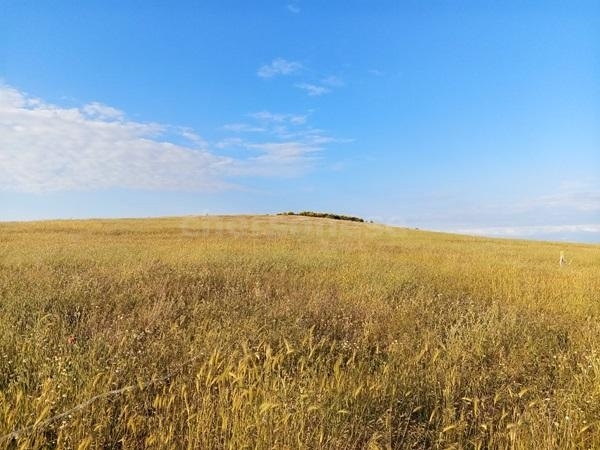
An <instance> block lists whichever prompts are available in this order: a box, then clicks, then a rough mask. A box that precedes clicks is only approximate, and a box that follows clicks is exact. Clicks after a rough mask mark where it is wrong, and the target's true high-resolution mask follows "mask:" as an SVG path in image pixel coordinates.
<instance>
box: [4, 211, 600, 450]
mask: <svg viewBox="0 0 600 450" xmlns="http://www.w3.org/2000/svg"><path fill="white" fill-rule="evenodd" d="M560 251H564V252H565V255H566V257H567V261H568V263H569V264H568V265H566V266H564V267H560V266H559V264H558V261H559V254H560ZM599 268H600V247H598V246H592V245H589V246H586V245H576V244H555V243H540V242H526V241H509V240H489V239H480V238H470V237H461V236H456V235H449V234H441V233H427V232H422V231H416V230H407V229H400V228H390V227H383V226H379V225H374V224H366V223H353V222H341V221H334V220H329V219H322V218H310V217H301V216H271V217H269V216H261V217H256V216H236V217H186V218H166V219H148V220H113V221H100V220H97V221H60V222H39V223H27V224H17V223H5V224H0V447H7V448H15V449H17V448H19V449H41V448H75V449H86V448H94V449H95V448H103V449H107V448H110V449H130V448H132V449H137V448H157V449H158V448H160V449H162V448H167V449H169V448H172V449H181V448H189V449H197V448H206V449H221V448H223V449H243V448H248V449H270V448H277V449H284V448H289V449H302V448H304V449H362V448H370V449H377V448H381V449H389V448H392V449H396V448H397V449H400V448H537V449H546V448H547V449H550V448H560V449H569V448H599V447H600V430H599V429H598V426H599V422H598V420H599V418H600V321H599V313H600V270H599Z"/></svg>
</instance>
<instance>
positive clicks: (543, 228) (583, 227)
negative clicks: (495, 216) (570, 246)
mask: <svg viewBox="0 0 600 450" xmlns="http://www.w3.org/2000/svg"><path fill="white" fill-rule="evenodd" d="M452 231H454V232H456V233H461V234H473V235H478V236H490V237H515V238H516V237H522V238H531V237H549V238H552V237H557V238H563V239H565V238H566V239H568V238H569V237H571V236H575V235H579V234H593V235H598V237H599V239H600V224H575V225H531V226H529V225H523V226H512V227H511V226H508V227H479V228H459V229H455V230H452Z"/></svg>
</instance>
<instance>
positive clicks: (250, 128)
mask: <svg viewBox="0 0 600 450" xmlns="http://www.w3.org/2000/svg"><path fill="white" fill-rule="evenodd" d="M223 130H225V131H231V132H233V133H261V132H264V131H265V129H264V128H263V127H259V126H255V125H250V124H247V123H228V124H225V125H223Z"/></svg>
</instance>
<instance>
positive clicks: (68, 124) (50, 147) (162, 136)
mask: <svg viewBox="0 0 600 450" xmlns="http://www.w3.org/2000/svg"><path fill="white" fill-rule="evenodd" d="M254 116H255V117H254V120H256V121H257V122H259V123H258V124H248V126H247V127H246V126H245V125H244V126H230V127H228V128H229V129H226V130H225V131H229V132H236V133H239V132H242V131H248V130H255V131H256V132H257V133H258V130H259V129H261V130H264V131H263V134H260V133H259V134H260V136H257V137H256V138H255V139H254V140H244V139H241V138H239V137H237V139H236V138H235V137H231V136H229V137H226V138H225V139H223V140H221V141H220V142H217V143H215V144H210V143H207V142H206V141H205V140H204V139H203V138H202V137H201V136H199V135H198V133H196V132H195V131H194V130H192V129H189V128H183V127H177V126H168V125H163V124H156V123H143V122H136V121H132V120H130V119H128V118H127V116H126V114H125V113H124V112H122V111H120V110H118V109H117V108H113V107H111V106H108V105H104V104H101V103H97V102H94V103H89V104H87V105H83V106H81V107H77V108H64V107H61V106H57V105H52V104H48V103H46V102H44V101H43V100H41V99H38V98H34V97H32V96H29V95H27V94H25V93H23V92H20V91H18V90H17V89H15V88H12V87H9V86H4V85H0V190H4V191H7V190H8V191H19V192H46V191H57V190H97V189H109V188H127V189H144V190H195V191H205V190H222V189H230V188H234V187H235V186H236V185H237V184H236V177H240V176H243V177H252V176H269V177H278V176H281V175H282V174H283V175H285V176H290V175H301V174H302V173H304V172H305V171H306V170H308V169H310V168H311V167H312V165H313V164H314V162H315V161H316V153H318V152H321V151H322V150H324V143H325V142H326V141H327V136H326V135H324V134H323V133H321V134H319V133H316V136H317V137H315V135H314V133H313V134H311V133H312V132H311V131H310V130H312V129H311V128H308V127H306V126H305V122H306V120H307V119H306V115H295V114H275V113H271V112H268V111H261V112H259V113H256V114H255V115H254ZM230 125H231V124H230ZM238 125H239V124H238ZM277 127H283V128H285V129H286V131H287V132H288V133H290V134H294V135H295V137H294V138H293V139H292V138H290V137H289V136H288V137H287V138H284V137H283V136H282V135H277V134H276V131H275V130H276V129H277ZM270 134H271V137H269V135H270ZM253 136H254V135H253ZM319 136H320V138H321V141H319V140H318V137H319ZM234 145H237V146H238V147H240V148H245V149H248V150H249V152H248V154H247V155H241V156H239V155H236V156H235V157H232V156H226V155H224V154H222V152H221V151H220V150H221V149H226V148H229V147H231V146H234Z"/></svg>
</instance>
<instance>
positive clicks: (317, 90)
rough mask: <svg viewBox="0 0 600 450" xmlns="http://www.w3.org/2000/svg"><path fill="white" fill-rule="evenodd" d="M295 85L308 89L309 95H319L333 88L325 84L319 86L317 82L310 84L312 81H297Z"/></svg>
mask: <svg viewBox="0 0 600 450" xmlns="http://www.w3.org/2000/svg"><path fill="white" fill-rule="evenodd" d="M294 86H296V87H297V88H299V89H302V90H304V91H306V92H307V93H308V95H310V96H311V97H318V96H320V95H323V94H327V93H329V92H331V89H329V88H327V87H325V86H318V85H316V84H310V83H297V84H295V85H294Z"/></svg>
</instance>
